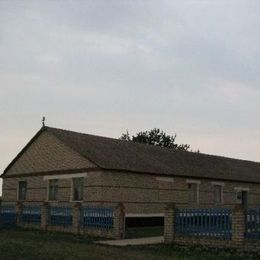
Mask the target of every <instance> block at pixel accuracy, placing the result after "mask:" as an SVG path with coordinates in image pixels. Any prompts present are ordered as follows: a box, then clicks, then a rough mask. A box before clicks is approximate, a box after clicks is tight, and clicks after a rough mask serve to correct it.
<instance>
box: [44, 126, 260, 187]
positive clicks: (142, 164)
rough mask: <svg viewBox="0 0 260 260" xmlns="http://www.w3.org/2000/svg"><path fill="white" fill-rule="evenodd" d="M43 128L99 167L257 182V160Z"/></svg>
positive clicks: (259, 166) (259, 173) (259, 176)
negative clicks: (252, 160) (178, 149)
mask: <svg viewBox="0 0 260 260" xmlns="http://www.w3.org/2000/svg"><path fill="white" fill-rule="evenodd" d="M44 129H45V130H46V131H49V132H51V133H52V134H53V135H55V136H56V137H57V138H58V139H59V140H61V141H62V142H64V143H65V144H66V145H68V146H70V147H71V148H72V149H74V150H75V151H77V152H78V153H80V154H81V155H82V156H84V157H86V158H87V159H89V160H90V161H92V162H94V163H95V164H96V165H98V166H99V167H101V168H103V169H107V170H122V171H131V172H141V173H149V174H159V175H170V176H188V177H199V178H213V179H222V180H237V181H245V182H257V183H260V163H258V162H251V161H245V160H238V159H231V158H226V157H220V156H213V155H207V154H202V153H193V152H185V151H176V150H173V149H169V148H161V147H155V146H151V145H146V144H138V143H133V142H129V141H123V140H118V139H113V138H107V137H101V136H95V135H89V134H83V133H77V132H72V131H68V130H62V129H57V128H52V127H45V128H44Z"/></svg>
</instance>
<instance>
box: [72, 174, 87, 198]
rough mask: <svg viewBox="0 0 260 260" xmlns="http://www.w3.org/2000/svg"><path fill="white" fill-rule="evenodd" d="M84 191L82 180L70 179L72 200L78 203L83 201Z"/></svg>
mask: <svg viewBox="0 0 260 260" xmlns="http://www.w3.org/2000/svg"><path fill="white" fill-rule="evenodd" d="M83 191H84V178H73V179H72V200H73V201H80V200H83Z"/></svg>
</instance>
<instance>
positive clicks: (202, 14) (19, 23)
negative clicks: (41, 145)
mask: <svg viewBox="0 0 260 260" xmlns="http://www.w3.org/2000/svg"><path fill="white" fill-rule="evenodd" d="M259 11H260V2H259V1H257V0H256V1H253V0H252V1H238V0H234V1H232V0H229V1H226V0H223V1H206V0H205V1H204V0H201V1H188V0H187V1H160V2H158V1H152V0H149V1H117V0H115V1H113V0H112V1H107V0H104V1H91V0H89V1H85V0H84V1H83V0H82V1H80V0H77V1H74V0H73V1H66V0H63V1H58V0H56V1H29V0H27V1H15V0H12V1H8V0H2V1H0V84H1V85H0V88H1V95H0V115H1V139H0V149H1V161H0V171H1V172H2V171H3V170H4V168H5V167H6V165H7V164H8V163H9V162H10V160H11V159H13V157H14V156H15V155H16V154H17V152H18V151H19V150H20V149H21V148H22V147H23V146H24V145H25V143H26V142H27V141H28V140H29V139H30V138H31V137H32V136H33V135H34V134H35V132H36V131H37V130H38V129H39V128H40V126H41V117H42V116H43V115H45V116H46V121H47V125H50V126H56V127H60V128H65V129H71V130H75V131H81V132H87V133H92V134H98V135H104V136H111V137H119V136H120V135H121V133H122V132H125V130H126V129H128V130H129V131H130V133H132V134H134V133H135V132H137V131H139V130H145V129H150V128H153V127H160V128H162V129H163V130H165V131H166V132H168V133H172V134H174V133H177V141H178V142H183V143H189V144H191V146H192V148H194V149H197V148H199V149H200V150H201V151H202V152H204V153H210V154H218V155H224V156H229V157H237V158H243V159H249V160H256V161H260V120H259V112H260V84H259V83H260V79H259V75H260V33H259V28H260V16H259Z"/></svg>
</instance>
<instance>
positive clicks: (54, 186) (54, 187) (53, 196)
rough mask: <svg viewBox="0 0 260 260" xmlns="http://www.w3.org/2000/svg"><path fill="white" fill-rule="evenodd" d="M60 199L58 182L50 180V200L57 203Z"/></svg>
mask: <svg viewBox="0 0 260 260" xmlns="http://www.w3.org/2000/svg"><path fill="white" fill-rule="evenodd" d="M57 199H58V180H49V194H48V200H50V201H55V200H57Z"/></svg>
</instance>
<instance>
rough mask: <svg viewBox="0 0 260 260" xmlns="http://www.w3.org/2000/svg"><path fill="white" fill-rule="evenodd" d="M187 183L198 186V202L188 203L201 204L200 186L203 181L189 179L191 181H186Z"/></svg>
mask: <svg viewBox="0 0 260 260" xmlns="http://www.w3.org/2000/svg"><path fill="white" fill-rule="evenodd" d="M186 183H187V184H196V190H197V201H196V202H190V201H188V203H193V204H199V202H200V188H199V185H200V184H201V181H198V180H192V179H189V180H186Z"/></svg>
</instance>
